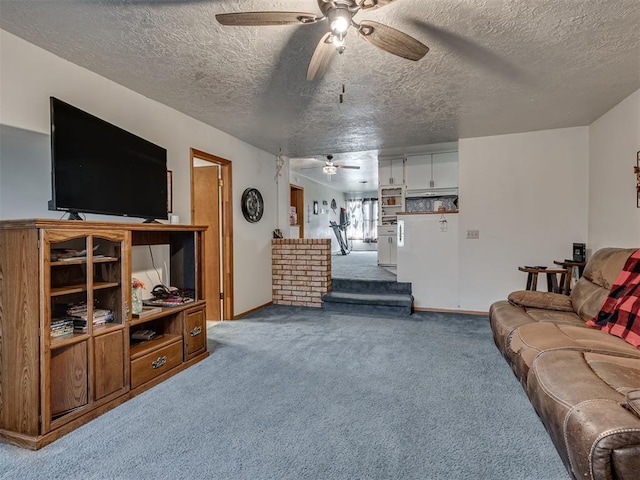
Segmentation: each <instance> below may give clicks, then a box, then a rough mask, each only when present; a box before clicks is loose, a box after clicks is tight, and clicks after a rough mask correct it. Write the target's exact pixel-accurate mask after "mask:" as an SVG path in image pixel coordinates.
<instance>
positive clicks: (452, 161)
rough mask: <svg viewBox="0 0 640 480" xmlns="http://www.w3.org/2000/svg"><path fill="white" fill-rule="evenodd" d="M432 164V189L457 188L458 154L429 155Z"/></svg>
mask: <svg viewBox="0 0 640 480" xmlns="http://www.w3.org/2000/svg"><path fill="white" fill-rule="evenodd" d="M431 161H432V164H433V177H432V178H431V179H432V180H433V188H457V187H458V152H447V153H434V154H433V155H431Z"/></svg>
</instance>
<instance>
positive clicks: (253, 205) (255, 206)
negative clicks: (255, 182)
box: [242, 188, 264, 223]
mask: <svg viewBox="0 0 640 480" xmlns="http://www.w3.org/2000/svg"><path fill="white" fill-rule="evenodd" d="M263 213H264V200H262V195H261V194H260V192H259V191H258V190H257V189H256V188H247V189H246V190H245V191H244V192H243V194H242V214H243V215H244V218H245V219H246V220H247V222H251V223H256V222H258V221H260V219H261V218H262V214H263Z"/></svg>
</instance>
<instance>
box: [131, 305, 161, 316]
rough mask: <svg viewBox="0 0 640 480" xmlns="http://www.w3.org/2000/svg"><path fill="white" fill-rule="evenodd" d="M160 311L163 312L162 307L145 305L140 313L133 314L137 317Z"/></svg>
mask: <svg viewBox="0 0 640 480" xmlns="http://www.w3.org/2000/svg"><path fill="white" fill-rule="evenodd" d="M160 312H162V307H151V306H147V305H144V306H143V307H142V311H141V312H140V313H134V314H133V316H134V317H136V318H144V317H148V316H149V315H153V314H156V313H160Z"/></svg>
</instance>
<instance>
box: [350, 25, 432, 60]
mask: <svg viewBox="0 0 640 480" xmlns="http://www.w3.org/2000/svg"><path fill="white" fill-rule="evenodd" d="M358 36H359V37H360V38H362V39H363V40H366V41H367V42H369V43H371V44H372V45H375V46H376V47H378V48H381V49H382V50H384V51H386V52H389V53H393V54H394V55H398V56H399V57H402V58H406V59H408V60H413V61H417V60H420V59H421V58H422V57H424V56H425V55H426V54H427V52H428V51H429V47H427V46H426V45H425V44H423V43H422V42H420V41H418V40H416V39H415V38H413V37H411V36H409V35H407V34H406V33H403V32H401V31H400V30H396V29H395V28H392V27H389V26H388V25H383V24H382V23H378V22H372V21H371V20H363V21H362V22H361V23H360V28H358Z"/></svg>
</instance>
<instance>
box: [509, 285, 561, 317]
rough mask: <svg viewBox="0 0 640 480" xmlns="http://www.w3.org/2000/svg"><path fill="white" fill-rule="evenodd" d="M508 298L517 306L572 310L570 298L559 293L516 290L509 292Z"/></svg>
mask: <svg viewBox="0 0 640 480" xmlns="http://www.w3.org/2000/svg"><path fill="white" fill-rule="evenodd" d="M508 300H509V302H511V303H512V304H514V305H517V306H519V307H530V308H544V309H549V310H560V311H564V312H573V305H572V304H571V298H570V297H569V296H567V295H560V294H559V293H550V292H538V291H532V290H517V291H515V292H511V293H510V294H509V297H508Z"/></svg>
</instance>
